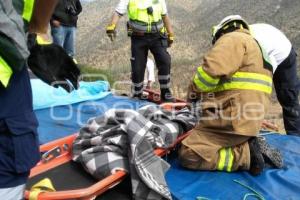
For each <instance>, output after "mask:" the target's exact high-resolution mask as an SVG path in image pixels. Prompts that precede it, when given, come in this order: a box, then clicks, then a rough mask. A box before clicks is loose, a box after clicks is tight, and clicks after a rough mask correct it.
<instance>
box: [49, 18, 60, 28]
mask: <svg viewBox="0 0 300 200" xmlns="http://www.w3.org/2000/svg"><path fill="white" fill-rule="evenodd" d="M51 23H52V25H53V26H54V27H59V26H60V21H58V20H55V19H53V20H52V21H51Z"/></svg>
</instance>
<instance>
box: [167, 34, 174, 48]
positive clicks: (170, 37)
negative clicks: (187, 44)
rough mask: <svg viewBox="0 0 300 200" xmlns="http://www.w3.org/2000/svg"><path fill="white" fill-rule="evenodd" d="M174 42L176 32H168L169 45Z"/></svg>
mask: <svg viewBox="0 0 300 200" xmlns="http://www.w3.org/2000/svg"><path fill="white" fill-rule="evenodd" d="M173 42H174V33H169V34H168V47H171V46H172V44H173Z"/></svg>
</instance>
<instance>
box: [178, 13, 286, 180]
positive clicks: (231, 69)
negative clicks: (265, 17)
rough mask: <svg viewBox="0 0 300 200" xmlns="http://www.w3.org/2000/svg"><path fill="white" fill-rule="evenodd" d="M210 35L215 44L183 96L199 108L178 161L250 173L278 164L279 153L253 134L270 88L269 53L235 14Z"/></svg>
mask: <svg viewBox="0 0 300 200" xmlns="http://www.w3.org/2000/svg"><path fill="white" fill-rule="evenodd" d="M212 36H213V40H212V42H213V44H214V46H213V47H212V49H211V50H210V51H209V52H208V53H207V54H206V55H205V56H204V59H203V64H202V65H201V66H200V67H198V68H197V71H196V73H195V75H194V77H193V80H192V81H191V83H190V85H189V88H188V95H187V100H188V101H189V102H194V104H195V105H196V107H197V108H198V110H197V113H199V115H200V118H199V119H200V121H199V123H198V125H197V126H196V127H195V129H194V130H193V131H192V133H191V135H189V136H188V137H187V138H186V139H184V140H183V142H182V146H181V148H180V150H179V160H180V163H181V165H182V166H184V167H187V168H190V169H195V170H219V171H227V172H232V171H236V170H249V171H250V172H251V173H252V174H253V175H257V174H259V173H260V172H261V171H262V170H263V168H264V166H265V164H266V162H267V161H268V162H269V163H270V164H271V165H272V166H273V167H281V166H282V160H281V156H280V153H279V152H278V151H277V150H275V149H272V148H270V146H269V145H268V144H267V143H266V142H264V141H261V139H259V138H257V135H258V133H259V130H260V125H261V122H262V120H263V119H264V116H265V113H266V111H267V108H268V105H269V104H270V94H271V92H272V71H271V70H270V68H269V67H268V66H269V64H268V58H267V56H265V55H264V54H263V53H262V51H261V50H260V47H259V45H258V43H257V42H256V41H255V40H254V39H253V37H252V36H251V35H250V33H249V26H248V24H247V22H246V21H245V20H244V19H243V18H241V17H240V16H238V15H233V16H228V17H226V18H224V19H223V20H222V21H221V22H220V24H218V25H217V26H215V27H214V28H213V34H212ZM266 152H267V153H266Z"/></svg>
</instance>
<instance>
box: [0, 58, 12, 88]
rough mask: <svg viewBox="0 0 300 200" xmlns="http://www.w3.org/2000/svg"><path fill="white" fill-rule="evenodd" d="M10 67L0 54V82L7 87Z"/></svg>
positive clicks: (10, 72)
mask: <svg viewBox="0 0 300 200" xmlns="http://www.w3.org/2000/svg"><path fill="white" fill-rule="evenodd" d="M12 73H13V72H12V69H11V68H10V67H9V66H8V64H7V63H6V62H5V60H4V59H3V58H2V57H1V56H0V82H1V83H2V85H3V86H4V87H7V85H8V83H9V80H10V78H11V75H12Z"/></svg>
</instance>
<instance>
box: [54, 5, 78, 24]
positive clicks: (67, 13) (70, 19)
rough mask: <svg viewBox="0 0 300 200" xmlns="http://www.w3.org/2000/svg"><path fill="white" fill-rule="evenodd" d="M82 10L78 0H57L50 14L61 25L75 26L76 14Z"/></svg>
mask: <svg viewBox="0 0 300 200" xmlns="http://www.w3.org/2000/svg"><path fill="white" fill-rule="evenodd" d="M81 11H82V7H81V3H80V1H79V0H59V1H58V3H57V6H56V8H55V10H54V13H53V15H52V20H53V19H55V20H58V21H59V22H60V23H61V25H63V26H71V27H74V26H75V27H76V26H77V20H78V15H79V13H80V12H81Z"/></svg>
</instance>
